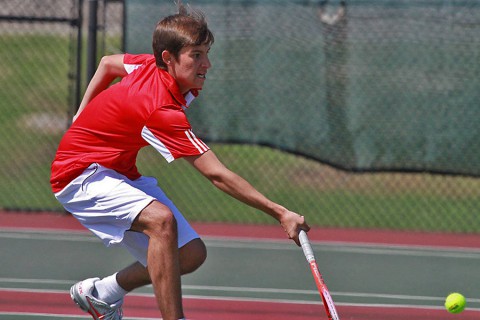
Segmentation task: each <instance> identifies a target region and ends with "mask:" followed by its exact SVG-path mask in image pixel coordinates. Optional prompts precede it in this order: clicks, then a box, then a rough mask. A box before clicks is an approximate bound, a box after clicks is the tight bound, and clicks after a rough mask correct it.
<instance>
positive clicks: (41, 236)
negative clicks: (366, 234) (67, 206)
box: [0, 226, 480, 320]
mask: <svg viewBox="0 0 480 320" xmlns="http://www.w3.org/2000/svg"><path fill="white" fill-rule="evenodd" d="M204 240H205V242H206V244H207V247H208V259H207V262H206V263H205V264H204V265H203V266H202V267H201V268H200V269H199V270H198V271H197V272H195V273H193V274H191V275H187V276H185V277H184V278H183V280H182V283H183V284H182V286H183V294H184V297H185V300H187V301H188V300H190V299H191V300H192V301H193V300H200V301H204V302H202V303H203V304H207V305H208V304H209V303H212V310H213V308H215V303H214V302H212V301H222V303H224V304H225V303H228V304H229V305H230V306H231V307H229V308H230V309H234V308H235V305H240V304H241V303H247V302H248V303H259V305H256V306H255V307H254V308H253V311H251V312H252V313H257V315H258V313H261V312H262V311H261V310H262V303H277V304H280V305H292V306H293V305H297V306H301V307H300V310H304V311H305V314H306V315H309V316H306V317H300V316H298V317H297V318H298V319H300V318H301V319H307V318H308V319H310V318H311V319H314V318H317V319H323V318H324V319H326V318H325V316H324V314H322V312H323V309H322V307H321V302H320V298H319V295H318V292H317V291H316V288H315V284H314V281H313V278H312V276H311V273H310V270H309V268H308V265H307V263H306V261H305V258H304V256H303V253H302V251H301V249H300V248H298V247H297V246H295V245H294V244H293V242H290V241H287V240H284V239H253V238H244V237H242V238H240V237H231V238H227V237H218V236H208V235H206V236H205V237H204ZM312 244H313V247H314V250H315V254H316V256H317V260H318V264H319V267H320V270H321V272H322V274H323V276H324V278H325V281H326V283H327V285H328V286H329V289H330V291H331V293H332V296H333V298H334V300H335V302H336V304H337V309H338V311H339V313H340V315H342V314H343V315H344V319H367V318H369V319H382V317H383V319H387V318H388V319H402V317H399V318H397V317H389V316H387V315H386V314H385V312H388V310H403V311H404V312H407V313H408V312H413V313H414V314H416V313H417V312H418V314H427V315H428V314H431V315H432V316H435V317H432V318H429V317H425V316H422V317H421V318H422V319H434V318H435V319H460V318H459V317H457V318H455V315H450V314H448V313H447V312H446V311H445V310H444V309H443V302H444V298H445V297H446V295H448V293H450V292H453V291H459V292H462V293H463V294H464V295H465V296H466V297H467V303H468V305H467V310H466V311H465V312H464V313H463V314H462V316H463V317H462V319H478V318H480V299H479V297H480V293H479V289H478V285H479V283H480V273H479V272H478V266H479V265H480V250H479V249H477V248H466V247H465V248H453V247H449V248H447V247H434V246H423V245H421V243H419V244H418V245H409V246H404V245H388V244H371V243H370V244H367V243H348V242H332V241H329V242H325V241H313V242H312ZM0 247H1V250H0V261H1V268H0V319H2V320H7V319H8V320H30V319H72V318H86V319H88V317H86V314H83V313H82V312H81V311H80V310H78V309H77V308H76V306H75V305H74V304H73V303H70V301H69V297H68V289H69V287H70V286H71V284H73V283H74V282H76V281H77V280H81V279H84V278H87V277H92V276H100V277H102V276H106V275H109V274H111V273H113V272H115V271H116V270H118V269H120V268H122V267H124V266H126V265H128V264H130V263H131V262H133V261H132V258H131V257H130V255H129V254H128V253H127V252H126V251H124V250H123V249H121V248H105V247H104V246H103V245H102V244H101V243H100V241H99V240H97V239H96V238H95V237H93V236H92V235H90V234H89V233H87V232H82V231H74V230H41V229H16V228H3V227H1V226H0ZM12 292H14V293H18V294H23V295H26V297H28V299H31V300H30V303H31V304H35V303H42V299H43V296H44V295H58V297H62V300H61V302H60V300H58V301H59V302H58V304H61V306H60V307H59V306H57V305H56V303H55V301H56V300H55V299H56V298H53V301H54V302H51V301H50V302H46V305H47V306H48V305H49V306H50V307H51V308H52V309H51V312H48V310H47V311H41V312H40V311H39V312H35V311H28V310H27V309H25V308H20V309H19V310H16V311H15V310H13V311H12V310H11V309H9V308H11V303H12V302H11V301H10V300H9V298H8V297H9V295H11V294H12ZM132 295H133V296H135V297H136V298H137V299H143V298H144V299H143V300H149V301H150V302H149V303H151V305H150V306H149V307H148V309H149V310H152V312H151V313H152V315H151V316H148V317H145V316H139V317H134V316H135V313H134V310H133V309H127V308H125V309H126V310H125V313H126V318H125V319H154V318H157V319H158V318H160V314H159V313H156V312H157V311H155V306H154V302H153V295H152V288H151V287H148V286H147V287H144V288H142V289H139V290H137V291H135V292H133V293H132ZM64 297H67V298H65V299H64ZM34 300H35V303H33V301H34ZM9 301H10V302H9ZM25 303H26V304H27V305H28V304H29V301H27V302H25ZM127 303H128V300H127ZM127 303H126V305H127ZM190 305H191V304H190ZM188 306H189V303H186V307H185V309H186V314H187V317H190V316H189V308H188ZM192 308H193V307H192ZM195 308H198V307H195ZM195 308H193V309H195ZM63 309H66V310H67V311H65V310H63ZM58 310H60V311H58ZM259 310H260V311H259ZM365 310H368V311H365ZM385 310H387V311H385ZM127 311H129V312H127ZM364 311H365V312H368V313H370V314H369V317H361V316H359V314H362V312H364ZM212 312H213V311H212ZM232 312H234V313H235V316H231V317H228V318H230V319H256V318H254V317H253V315H251V314H248V312H245V313H244V314H239V312H238V310H237V311H232ZM128 313H130V315H129V314H128ZM155 313H156V315H155ZM192 313H193V314H194V316H192V319H198V320H199V319H209V318H208V317H200V316H201V315H202V314H200V316H197V317H195V312H194V311H192ZM395 314H397V315H398V314H399V313H398V312H397V311H395ZM400 314H401V312H400ZM438 315H440V317H438ZM277 318H278V317H277ZM290 318H296V317H295V316H292V317H290ZM403 318H404V319H407V318H408V319H410V318H411V317H410V316H407V315H405V316H404V317H403ZM419 318H420V317H419ZM212 319H213V318H212ZM265 319H270V318H269V317H268V316H266V317H265ZM271 319H273V317H272V318H271Z"/></svg>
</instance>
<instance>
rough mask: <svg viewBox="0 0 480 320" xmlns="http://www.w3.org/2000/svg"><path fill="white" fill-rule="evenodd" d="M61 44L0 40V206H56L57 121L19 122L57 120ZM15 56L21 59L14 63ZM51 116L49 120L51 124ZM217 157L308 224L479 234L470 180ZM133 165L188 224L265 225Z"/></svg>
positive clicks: (207, 189)
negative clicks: (43, 118) (42, 118)
mask: <svg viewBox="0 0 480 320" xmlns="http://www.w3.org/2000/svg"><path fill="white" fill-rule="evenodd" d="M68 46H69V44H68V39H65V38H58V37H53V36H24V37H8V36H4V35H0V59H1V60H2V61H4V62H5V63H4V71H3V72H2V74H1V75H0V87H2V90H1V91H0V124H1V126H0V134H2V139H0V148H1V149H2V150H4V151H5V152H2V153H1V155H0V165H1V166H0V175H1V176H0V208H13V209H25V208H30V209H48V210H58V211H60V210H62V209H61V207H60V206H59V204H58V203H57V202H56V200H55V199H54V197H53V195H52V194H51V191H50V186H49V182H48V181H49V171H50V170H49V169H50V163H51V160H52V159H53V156H54V153H55V150H56V148H57V145H58V142H59V140H60V138H61V135H62V132H61V130H58V129H56V128H57V127H56V125H57V124H58V123H47V124H45V125H43V126H27V125H26V124H25V123H26V122H25V119H29V118H32V117H33V118H35V117H38V116H39V115H41V114H47V115H56V116H59V117H60V118H59V119H64V121H65V122H66V114H67V109H68V80H67V79H68V72H69V71H68V70H69V66H68V59H67V57H68V48H69V47H68ZM18 59H20V60H21V61H22V62H23V63H17V61H19V60H18ZM53 119H54V120H55V119H56V118H53ZM211 147H212V149H213V150H214V151H215V152H216V153H217V154H218V156H219V157H220V159H221V160H222V161H223V162H224V163H225V164H226V165H227V166H228V167H230V168H231V169H232V170H233V171H235V172H237V173H239V174H240V175H241V176H243V177H245V178H246V179H247V180H248V181H250V182H251V183H252V184H253V185H254V186H256V187H257V188H258V189H259V190H260V191H261V192H263V193H265V194H266V195H267V196H268V197H269V198H271V199H273V200H274V201H277V202H279V203H282V204H284V205H285V206H286V207H288V208H290V209H292V210H294V211H297V212H299V213H302V214H304V215H306V216H307V218H308V220H309V222H310V223H311V224H312V225H319V226H328V227H349V228H383V229H397V230H423V231H445V232H472V233H473V232H480V218H479V217H478V215H475V214H474V213H475V210H476V209H477V208H478V207H480V197H478V192H477V191H478V190H480V181H479V180H478V179H473V178H468V177H451V176H450V177H449V176H440V175H429V174H397V173H377V174H354V173H348V172H343V171H339V170H336V169H334V168H331V167H328V166H326V165H322V164H320V163H318V162H316V161H312V160H308V159H306V158H303V157H300V156H296V155H292V154H287V153H285V152H281V151H278V150H274V149H271V148H267V147H260V146H255V145H231V144H214V143H213V144H211ZM138 166H139V168H140V171H141V172H142V173H143V174H145V175H152V176H155V177H157V179H158V180H159V183H160V185H161V186H162V187H163V188H164V189H165V190H166V191H167V193H168V194H169V196H170V197H171V198H172V199H173V200H174V201H175V203H177V205H178V207H179V208H180V209H181V210H182V211H183V212H184V214H185V215H186V216H187V217H188V218H189V219H190V220H192V221H213V222H232V223H233V222H234V223H275V222H274V221H273V220H272V219H271V218H269V217H267V216H266V215H264V214H261V213H259V212H258V211H257V210H254V209H251V208H249V207H247V206H245V205H243V204H241V203H239V202H237V201H235V200H233V199H232V198H230V197H228V196H226V195H225V194H223V193H222V192H220V191H219V190H217V189H215V188H214V187H213V186H212V185H211V184H210V183H209V182H208V181H206V180H205V178H203V177H202V176H200V174H199V173H198V172H196V171H195V170H194V169H193V168H191V167H190V166H189V165H188V164H187V163H186V162H185V161H175V162H173V163H172V164H167V163H166V162H165V161H164V160H163V159H162V158H161V156H160V155H159V154H158V153H157V152H155V151H154V150H153V149H152V148H146V149H144V150H143V151H142V152H141V153H140V156H139V163H138Z"/></svg>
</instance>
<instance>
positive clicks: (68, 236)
mask: <svg viewBox="0 0 480 320" xmlns="http://www.w3.org/2000/svg"><path fill="white" fill-rule="evenodd" d="M0 238H7V239H23V240H46V241H74V242H99V240H98V239H97V238H96V237H95V236H93V235H92V234H90V233H80V232H78V233H73V234H72V233H70V232H69V233H65V232H58V231H49V232H32V231H28V230H21V231H11V230H5V229H3V230H2V229H0ZM204 240H205V242H206V244H207V246H210V247H212V248H230V249H258V250H282V251H285V250H286V251H297V250H299V249H298V248H297V247H296V246H295V245H294V244H293V243H292V242H291V241H287V240H275V239H239V238H237V239H234V240H232V239H231V238H219V237H204ZM99 243H100V242H99ZM312 244H313V245H314V250H315V251H318V252H336V253H338V252H344V253H358V254H372V255H398V256H412V257H426V256H428V257H441V258H456V259H457V258H462V259H480V249H476V248H449V247H433V246H432V247H430V246H407V245H405V246H402V245H387V244H380V245H377V244H365V243H350V242H321V241H313V242H312Z"/></svg>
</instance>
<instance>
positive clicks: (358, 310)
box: [0, 289, 480, 320]
mask: <svg viewBox="0 0 480 320" xmlns="http://www.w3.org/2000/svg"><path fill="white" fill-rule="evenodd" d="M184 309H185V313H186V315H187V317H188V318H191V319H198V320H217V319H229V320H246V319H248V320H273V319H274V320H307V319H322V318H325V316H324V312H325V311H324V310H323V307H322V306H321V305H320V304H318V305H310V304H308V305H306V304H292V303H276V302H261V301H234V300H212V299H193V298H185V299H184ZM337 309H338V312H339V314H340V315H341V317H342V319H355V320H367V319H368V320H385V319H389V320H405V319H422V320H438V319H444V320H448V319H452V320H453V319H459V316H461V319H462V320H474V319H475V320H477V319H479V316H480V312H477V311H471V310H465V311H464V312H463V313H462V314H461V315H452V314H449V313H447V312H446V311H445V310H441V309H422V308H413V307H412V308H403V307H391V308H385V307H364V306H337ZM1 313H12V314H45V315H66V316H75V315H78V316H86V315H87V314H86V313H83V312H82V311H81V310H80V309H79V308H78V307H77V306H76V305H75V304H74V303H73V302H72V301H71V300H70V297H69V294H68V293H67V292H34V291H15V290H4V289H0V314H1ZM124 315H125V317H128V318H136V317H137V318H152V319H158V318H159V317H160V313H159V311H158V309H157V307H156V304H155V301H154V299H153V297H149V296H144V295H135V294H131V295H130V296H127V298H126V301H125V307H124Z"/></svg>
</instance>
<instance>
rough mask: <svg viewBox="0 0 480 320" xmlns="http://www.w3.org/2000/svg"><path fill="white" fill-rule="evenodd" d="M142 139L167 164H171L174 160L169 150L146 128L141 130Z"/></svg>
mask: <svg viewBox="0 0 480 320" xmlns="http://www.w3.org/2000/svg"><path fill="white" fill-rule="evenodd" d="M142 138H143V139H145V141H147V142H148V143H150V144H151V145H152V146H153V147H154V148H155V149H156V150H157V151H158V152H160V154H161V155H162V156H163V157H164V158H165V160H167V162H172V161H173V160H175V158H174V157H173V155H172V153H171V152H170V150H168V149H167V147H166V146H165V145H164V144H163V143H162V142H161V141H160V140H159V139H158V138H157V137H155V135H154V134H153V133H152V132H151V131H150V129H148V128H147V127H143V129H142Z"/></svg>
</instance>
